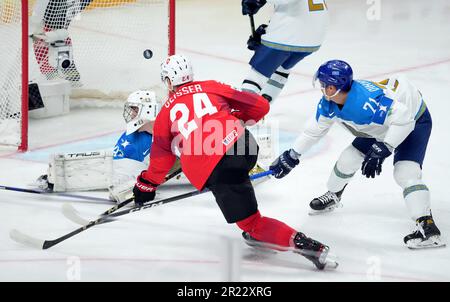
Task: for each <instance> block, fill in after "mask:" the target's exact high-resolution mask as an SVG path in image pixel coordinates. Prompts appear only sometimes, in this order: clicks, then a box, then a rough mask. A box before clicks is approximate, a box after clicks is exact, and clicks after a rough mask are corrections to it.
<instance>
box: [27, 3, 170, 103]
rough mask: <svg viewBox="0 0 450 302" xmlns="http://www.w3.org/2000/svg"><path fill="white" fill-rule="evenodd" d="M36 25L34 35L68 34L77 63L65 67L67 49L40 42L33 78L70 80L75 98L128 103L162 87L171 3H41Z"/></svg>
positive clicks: (33, 62)
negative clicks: (61, 53) (147, 53)
mask: <svg viewBox="0 0 450 302" xmlns="http://www.w3.org/2000/svg"><path fill="white" fill-rule="evenodd" d="M42 2H46V3H47V5H46V7H45V8H44V7H43V6H42ZM37 17H39V18H37ZM37 21H41V22H40V23H39V24H38V26H35V23H36V22H37ZM30 23H31V28H32V32H34V33H39V32H46V33H47V34H48V33H49V32H50V33H51V32H55V31H56V30H59V32H63V33H64V34H66V35H67V37H66V38H65V39H64V43H63V47H64V46H69V47H72V50H73V51H72V54H73V60H72V61H71V62H72V64H70V66H69V67H68V68H65V69H64V68H61V67H59V63H58V60H57V57H58V55H57V53H58V52H57V49H61V48H54V47H51V46H50V47H49V46H48V43H45V42H44V41H43V40H42V39H34V41H33V43H32V46H31V47H30V48H32V49H33V50H34V53H33V51H30V52H31V53H32V60H31V61H30V68H31V71H30V76H31V78H32V79H33V78H34V79H43V78H46V79H54V78H63V79H66V80H69V81H70V82H71V84H72V87H73V88H74V89H73V91H72V99H74V98H88V99H92V98H101V99H119V100H124V99H125V98H126V97H127V95H128V94H129V93H131V92H133V91H134V90H137V89H159V88H160V87H161V86H160V80H159V65H160V63H161V61H162V60H163V59H164V58H165V57H166V56H167V54H168V45H169V38H168V26H169V18H168V1H167V0H50V1H49V0H37V1H36V3H35V4H34V7H33V17H32V19H31V22H30ZM33 26H35V27H34V28H33ZM64 30H67V31H66V32H65V31H64ZM145 49H150V50H151V51H152V52H153V57H152V58H151V59H150V60H147V59H145V58H144V57H143V51H144V50H145ZM159 93H163V92H161V91H160V92H159Z"/></svg>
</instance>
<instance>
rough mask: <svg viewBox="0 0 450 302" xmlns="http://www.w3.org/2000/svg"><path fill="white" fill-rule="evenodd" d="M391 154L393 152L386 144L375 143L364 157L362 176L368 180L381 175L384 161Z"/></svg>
mask: <svg viewBox="0 0 450 302" xmlns="http://www.w3.org/2000/svg"><path fill="white" fill-rule="evenodd" d="M391 154H392V152H391V151H390V150H389V148H388V147H387V146H386V145H385V144H383V143H381V142H375V143H374V144H373V145H372V146H371V147H370V150H369V151H368V152H367V154H366V156H365V157H364V161H363V163H362V166H361V171H362V174H363V175H365V176H366V177H367V178H370V177H371V178H375V174H376V175H380V173H381V166H382V165H383V162H384V160H385V159H386V158H387V157H389V156H390V155H391Z"/></svg>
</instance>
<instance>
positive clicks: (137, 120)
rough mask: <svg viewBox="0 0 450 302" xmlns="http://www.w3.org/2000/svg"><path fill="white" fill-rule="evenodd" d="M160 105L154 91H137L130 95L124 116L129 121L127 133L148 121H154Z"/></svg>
mask: <svg viewBox="0 0 450 302" xmlns="http://www.w3.org/2000/svg"><path fill="white" fill-rule="evenodd" d="M159 109H160V106H159V104H158V103H157V102H156V95H155V93H154V92H153V91H141V90H140V91H136V92H133V93H132V94H130V96H129V97H128V99H127V101H126V103H125V105H124V109H123V118H124V119H125V122H126V123H127V135H129V134H131V133H133V132H135V131H136V130H138V129H139V128H140V127H142V126H143V125H144V124H146V123H148V122H152V121H154V120H155V119H156V116H157V115H158V112H159Z"/></svg>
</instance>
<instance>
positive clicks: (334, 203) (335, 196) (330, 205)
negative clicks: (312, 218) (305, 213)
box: [309, 190, 344, 215]
mask: <svg viewBox="0 0 450 302" xmlns="http://www.w3.org/2000/svg"><path fill="white" fill-rule="evenodd" d="M343 191H344V190H342V191H339V192H337V193H333V192H330V191H328V192H326V193H325V194H323V195H322V196H319V197H317V198H314V199H313V200H312V201H311V202H310V203H309V206H310V208H311V210H310V212H309V215H318V214H322V213H327V212H331V211H333V210H334V209H336V208H341V207H342V204H341V195H342V192H343Z"/></svg>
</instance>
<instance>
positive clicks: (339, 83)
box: [314, 60, 353, 91]
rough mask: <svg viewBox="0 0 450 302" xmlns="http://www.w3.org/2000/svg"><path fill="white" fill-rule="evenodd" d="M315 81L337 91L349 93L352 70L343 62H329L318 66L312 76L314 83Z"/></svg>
mask: <svg viewBox="0 0 450 302" xmlns="http://www.w3.org/2000/svg"><path fill="white" fill-rule="evenodd" d="M317 80H319V81H320V82H322V83H324V84H325V85H333V86H335V87H336V88H337V89H339V90H343V91H349V90H350V88H351V86H352V82H353V70H352V68H351V67H350V65H349V64H348V63H346V62H344V61H341V60H331V61H328V62H325V63H323V64H322V65H320V67H319V69H318V70H317V71H316V74H315V75H314V82H315V81H317Z"/></svg>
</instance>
